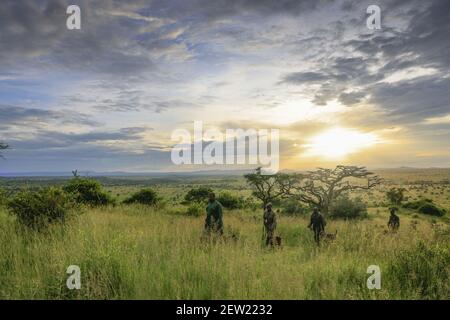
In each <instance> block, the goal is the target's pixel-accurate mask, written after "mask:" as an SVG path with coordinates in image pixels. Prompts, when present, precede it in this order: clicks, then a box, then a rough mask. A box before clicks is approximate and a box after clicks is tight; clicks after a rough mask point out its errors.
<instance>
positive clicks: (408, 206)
mask: <svg viewBox="0 0 450 320" xmlns="http://www.w3.org/2000/svg"><path fill="white" fill-rule="evenodd" d="M430 203H431V204H432V203H433V200H430V199H421V200H417V201H411V202H407V203H405V204H403V208H406V209H414V210H417V209H419V208H420V207H422V206H424V205H426V204H430Z"/></svg>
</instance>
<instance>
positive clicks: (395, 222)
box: [388, 208, 400, 231]
mask: <svg viewBox="0 0 450 320" xmlns="http://www.w3.org/2000/svg"><path fill="white" fill-rule="evenodd" d="M395 211H397V208H391V216H390V217H389V222H388V228H389V229H390V230H392V231H397V230H398V228H400V218H399V217H398V215H396V214H395Z"/></svg>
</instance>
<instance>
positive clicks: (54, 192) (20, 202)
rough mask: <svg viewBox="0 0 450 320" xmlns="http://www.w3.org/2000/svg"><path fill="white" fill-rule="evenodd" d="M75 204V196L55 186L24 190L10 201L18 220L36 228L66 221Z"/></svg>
mask: <svg viewBox="0 0 450 320" xmlns="http://www.w3.org/2000/svg"><path fill="white" fill-rule="evenodd" d="M73 206H74V202H73V198H72V197H71V196H70V195H69V194H67V193H66V192H64V191H63V190H61V189H60V188H55V187H49V188H45V189H41V190H38V191H30V190H23V191H21V192H19V193H18V194H16V195H15V197H14V198H13V199H11V201H9V202H8V208H9V210H10V212H11V213H12V214H13V215H15V216H16V217H17V221H19V222H20V223H21V224H23V225H25V226H27V227H29V228H32V229H36V230H41V229H43V228H45V227H47V226H48V225H49V224H51V223H54V222H64V220H65V219H66V218H67V216H68V214H69V212H70V211H71V210H72V209H73Z"/></svg>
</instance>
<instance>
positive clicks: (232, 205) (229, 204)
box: [217, 191, 245, 209]
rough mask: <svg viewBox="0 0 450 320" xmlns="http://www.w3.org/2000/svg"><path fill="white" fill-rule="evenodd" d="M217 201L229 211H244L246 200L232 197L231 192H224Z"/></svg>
mask: <svg viewBox="0 0 450 320" xmlns="http://www.w3.org/2000/svg"><path fill="white" fill-rule="evenodd" d="M217 201H219V202H220V204H221V205H222V206H223V207H225V208H227V209H242V208H243V207H244V205H245V201H244V199H242V198H241V197H238V196H235V195H232V194H231V193H230V192H227V191H225V192H222V193H220V194H219V196H218V197H217Z"/></svg>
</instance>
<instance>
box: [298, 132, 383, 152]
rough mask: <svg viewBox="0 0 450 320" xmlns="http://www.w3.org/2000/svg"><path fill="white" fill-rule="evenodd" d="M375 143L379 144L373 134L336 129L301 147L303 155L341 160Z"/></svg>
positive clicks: (319, 135) (315, 137)
mask: <svg viewBox="0 0 450 320" xmlns="http://www.w3.org/2000/svg"><path fill="white" fill-rule="evenodd" d="M376 143H379V139H378V137H377V136H376V135H375V134H372V133H363V132H359V131H357V130H353V129H345V128H339V127H338V128H333V129H330V130H327V131H325V132H322V133H320V134H318V135H316V136H314V137H312V138H311V139H310V140H309V141H308V143H307V144H304V145H303V146H304V147H306V152H305V153H304V154H303V155H305V156H322V157H326V158H329V159H341V158H344V157H345V156H347V155H349V154H351V153H355V152H357V151H359V150H361V149H363V148H368V147H371V146H373V145H374V144H376Z"/></svg>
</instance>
